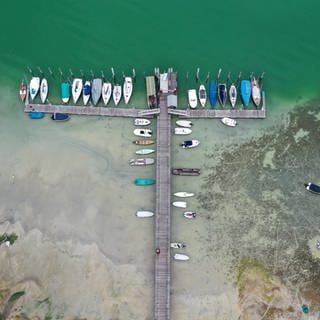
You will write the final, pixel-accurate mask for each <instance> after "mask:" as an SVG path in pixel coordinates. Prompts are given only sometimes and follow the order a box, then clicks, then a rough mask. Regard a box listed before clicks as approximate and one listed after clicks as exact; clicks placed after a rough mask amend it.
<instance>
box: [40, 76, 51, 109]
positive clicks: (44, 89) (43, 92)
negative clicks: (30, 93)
mask: <svg viewBox="0 0 320 320" xmlns="http://www.w3.org/2000/svg"><path fill="white" fill-rule="evenodd" d="M48 92H49V87H48V81H47V79H46V78H42V80H41V84H40V99H41V102H42V103H45V101H46V100H47V97H48Z"/></svg>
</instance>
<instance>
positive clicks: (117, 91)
mask: <svg viewBox="0 0 320 320" xmlns="http://www.w3.org/2000/svg"><path fill="white" fill-rule="evenodd" d="M121 95H122V89H121V86H119V85H118V84H116V85H115V86H114V87H113V93H112V98H113V102H114V104H115V105H116V106H117V105H118V104H119V102H120V100H121Z"/></svg>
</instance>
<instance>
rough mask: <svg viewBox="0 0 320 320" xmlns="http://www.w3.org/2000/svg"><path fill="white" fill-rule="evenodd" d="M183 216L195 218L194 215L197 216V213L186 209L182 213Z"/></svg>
mask: <svg viewBox="0 0 320 320" xmlns="http://www.w3.org/2000/svg"><path fill="white" fill-rule="evenodd" d="M183 216H184V217H185V218H187V219H195V217H196V216H197V214H196V213H195V212H193V211H186V212H184V213H183Z"/></svg>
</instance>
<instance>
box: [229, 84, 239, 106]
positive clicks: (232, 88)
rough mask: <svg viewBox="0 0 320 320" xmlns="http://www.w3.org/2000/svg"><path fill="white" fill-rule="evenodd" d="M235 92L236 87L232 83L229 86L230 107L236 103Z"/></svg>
mask: <svg viewBox="0 0 320 320" xmlns="http://www.w3.org/2000/svg"><path fill="white" fill-rule="evenodd" d="M237 94H238V93H237V88H236V86H235V85H234V84H232V85H231V86H230V88H229V99H230V103H231V106H232V108H234V107H235V105H236V103H237Z"/></svg>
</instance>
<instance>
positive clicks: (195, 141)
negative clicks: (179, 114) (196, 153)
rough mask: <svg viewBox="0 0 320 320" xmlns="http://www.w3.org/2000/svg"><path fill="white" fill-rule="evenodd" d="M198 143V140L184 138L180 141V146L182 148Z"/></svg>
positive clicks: (192, 146)
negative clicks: (184, 139)
mask: <svg viewBox="0 0 320 320" xmlns="http://www.w3.org/2000/svg"><path fill="white" fill-rule="evenodd" d="M199 144H200V141H199V140H186V141H183V142H182V143H180V147H182V148H183V149H190V148H195V147H197V146H198V145H199Z"/></svg>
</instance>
